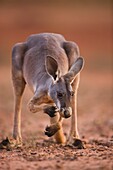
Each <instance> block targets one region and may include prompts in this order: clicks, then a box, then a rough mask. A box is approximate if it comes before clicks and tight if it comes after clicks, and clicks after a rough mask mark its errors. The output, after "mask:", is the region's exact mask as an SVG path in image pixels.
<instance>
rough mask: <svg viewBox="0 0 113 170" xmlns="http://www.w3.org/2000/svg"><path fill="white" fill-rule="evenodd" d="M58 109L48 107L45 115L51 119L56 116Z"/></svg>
mask: <svg viewBox="0 0 113 170" xmlns="http://www.w3.org/2000/svg"><path fill="white" fill-rule="evenodd" d="M56 112H57V108H56V107H55V106H51V107H47V108H45V109H44V113H46V114H48V115H49V116H50V117H54V116H56Z"/></svg>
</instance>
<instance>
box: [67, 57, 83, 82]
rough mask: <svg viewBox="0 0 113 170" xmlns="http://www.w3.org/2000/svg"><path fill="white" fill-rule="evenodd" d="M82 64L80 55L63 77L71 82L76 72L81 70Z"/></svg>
mask: <svg viewBox="0 0 113 170" xmlns="http://www.w3.org/2000/svg"><path fill="white" fill-rule="evenodd" d="M83 66H84V59H83V58H82V57H79V58H77V60H76V61H75V62H74V63H73V65H72V66H71V68H70V70H69V71H68V73H67V74H65V75H64V79H65V80H66V81H68V82H70V83H72V82H73V81H74V79H75V77H76V76H77V74H78V73H79V72H80V71H81V70H82V68H83Z"/></svg>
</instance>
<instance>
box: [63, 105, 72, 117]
mask: <svg viewBox="0 0 113 170" xmlns="http://www.w3.org/2000/svg"><path fill="white" fill-rule="evenodd" d="M60 115H61V116H62V117H64V118H69V117H70V116H71V115H72V109H71V107H68V108H61V110H60Z"/></svg>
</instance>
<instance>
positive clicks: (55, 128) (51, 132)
mask: <svg viewBox="0 0 113 170" xmlns="http://www.w3.org/2000/svg"><path fill="white" fill-rule="evenodd" d="M58 130H60V126H59V124H53V125H51V126H47V127H46V129H45V135H47V136H48V137H51V136H53V135H54V134H55V133H56V132H57V131H58Z"/></svg>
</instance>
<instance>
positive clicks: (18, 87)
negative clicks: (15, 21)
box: [12, 43, 26, 145]
mask: <svg viewBox="0 0 113 170" xmlns="http://www.w3.org/2000/svg"><path fill="white" fill-rule="evenodd" d="M25 51H26V44H25V43H18V44H16V45H15V46H14V48H13V51H12V81H13V87H14V102H15V103H14V126H13V138H14V139H15V140H16V144H17V145H20V144H22V138H21V99H22V95H23V92H24V89H25V84H26V83H25V80H24V77H23V73H22V67H23V59H24V54H25Z"/></svg>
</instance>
